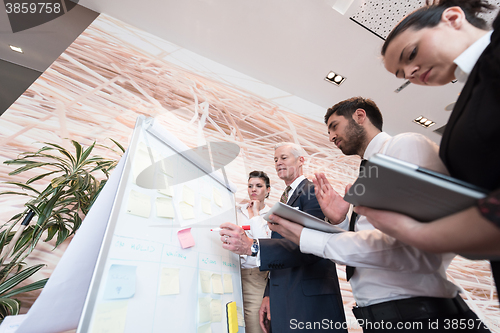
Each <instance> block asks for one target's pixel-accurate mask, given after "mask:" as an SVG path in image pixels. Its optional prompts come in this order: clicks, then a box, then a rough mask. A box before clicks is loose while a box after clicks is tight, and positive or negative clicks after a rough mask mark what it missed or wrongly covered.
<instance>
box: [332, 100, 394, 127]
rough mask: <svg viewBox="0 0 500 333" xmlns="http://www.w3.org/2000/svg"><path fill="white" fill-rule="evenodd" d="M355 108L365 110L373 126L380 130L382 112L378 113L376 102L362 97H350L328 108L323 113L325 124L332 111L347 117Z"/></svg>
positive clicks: (350, 115) (349, 116) (382, 121)
mask: <svg viewBox="0 0 500 333" xmlns="http://www.w3.org/2000/svg"><path fill="white" fill-rule="evenodd" d="M357 109H363V110H365V112H366V116H367V117H368V119H370V122H371V123H372V124H373V126H375V127H376V128H377V129H379V130H380V131H382V124H383V123H384V120H383V119H382V113H380V110H379V109H378V107H377V104H375V102H374V101H372V100H371V99H369V98H363V97H352V98H349V99H346V100H345V101H342V102H339V103H337V104H335V105H334V106H332V107H331V108H329V109H328V110H327V111H326V114H325V124H327V125H328V119H330V117H331V116H332V114H334V113H336V114H337V115H339V116H344V117H346V118H348V119H349V118H351V117H352V115H353V114H354V111H356V110H357Z"/></svg>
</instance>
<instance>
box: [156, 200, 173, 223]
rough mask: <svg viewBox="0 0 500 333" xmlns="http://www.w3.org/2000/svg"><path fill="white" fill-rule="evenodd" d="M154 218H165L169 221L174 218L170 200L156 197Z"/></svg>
mask: <svg viewBox="0 0 500 333" xmlns="http://www.w3.org/2000/svg"><path fill="white" fill-rule="evenodd" d="M156 216H158V217H166V218H169V219H173V218H175V211H174V204H173V202H172V198H164V197H158V198H156Z"/></svg>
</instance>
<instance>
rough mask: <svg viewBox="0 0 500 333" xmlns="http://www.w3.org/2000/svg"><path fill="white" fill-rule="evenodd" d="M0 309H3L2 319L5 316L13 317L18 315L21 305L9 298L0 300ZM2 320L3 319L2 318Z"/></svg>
mask: <svg viewBox="0 0 500 333" xmlns="http://www.w3.org/2000/svg"><path fill="white" fill-rule="evenodd" d="M0 307H2V308H3V309H5V314H4V318H5V317H6V316H15V315H17V314H19V309H20V307H21V304H20V303H19V301H18V300H15V299H10V298H0ZM2 319H3V318H2Z"/></svg>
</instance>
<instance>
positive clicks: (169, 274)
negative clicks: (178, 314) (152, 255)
mask: <svg viewBox="0 0 500 333" xmlns="http://www.w3.org/2000/svg"><path fill="white" fill-rule="evenodd" d="M179 292H180V288H179V269H178V268H167V267H163V268H162V269H161V276H160V295H177V294H179Z"/></svg>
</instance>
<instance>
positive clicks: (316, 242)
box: [300, 228, 330, 258]
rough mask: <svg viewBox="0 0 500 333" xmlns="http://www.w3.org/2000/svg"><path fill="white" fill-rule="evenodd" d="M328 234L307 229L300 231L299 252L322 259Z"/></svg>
mask: <svg viewBox="0 0 500 333" xmlns="http://www.w3.org/2000/svg"><path fill="white" fill-rule="evenodd" d="M328 235H330V234H328V233H326V232H322V231H318V230H313V229H309V228H304V229H302V233H301V234H300V252H302V253H310V254H314V255H316V256H318V257H321V258H324V254H323V253H324V251H325V244H326V239H327V237H328Z"/></svg>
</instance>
